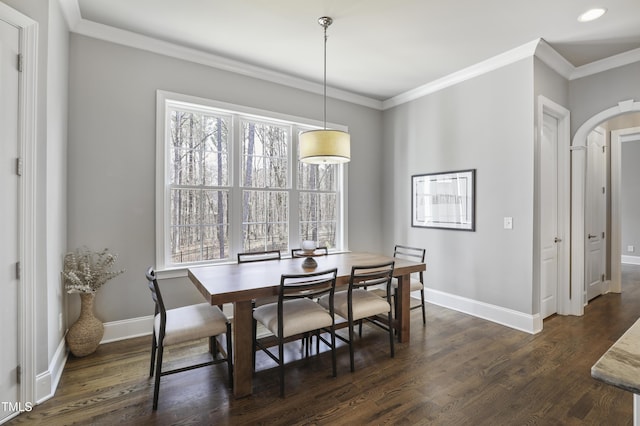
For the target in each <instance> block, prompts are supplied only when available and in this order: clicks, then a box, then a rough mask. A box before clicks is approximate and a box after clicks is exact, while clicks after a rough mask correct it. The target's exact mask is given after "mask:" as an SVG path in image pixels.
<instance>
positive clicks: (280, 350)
mask: <svg viewBox="0 0 640 426" xmlns="http://www.w3.org/2000/svg"><path fill="white" fill-rule="evenodd" d="M278 355H279V356H278V364H279V368H280V396H281V397H282V398H284V342H283V340H282V338H278Z"/></svg>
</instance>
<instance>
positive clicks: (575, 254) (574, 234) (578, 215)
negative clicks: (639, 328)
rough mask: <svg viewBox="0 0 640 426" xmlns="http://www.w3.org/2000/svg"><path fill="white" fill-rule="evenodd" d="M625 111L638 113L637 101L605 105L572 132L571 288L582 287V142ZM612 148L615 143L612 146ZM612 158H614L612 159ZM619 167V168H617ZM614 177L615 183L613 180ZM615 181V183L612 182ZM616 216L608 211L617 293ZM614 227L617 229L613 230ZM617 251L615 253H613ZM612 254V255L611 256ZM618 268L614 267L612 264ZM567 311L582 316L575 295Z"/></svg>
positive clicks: (613, 286)
mask: <svg viewBox="0 0 640 426" xmlns="http://www.w3.org/2000/svg"><path fill="white" fill-rule="evenodd" d="M627 112H640V102H634V100H633V99H629V100H626V101H622V102H618V105H616V106H613V107H611V108H608V109H606V110H604V111H601V112H599V113H598V114H596V115H594V116H593V117H591V118H590V119H588V120H587V121H585V122H584V123H583V124H582V125H581V126H580V128H579V129H578V130H577V131H576V133H575V135H574V137H573V141H572V151H571V152H572V156H571V166H572V178H571V219H572V221H571V259H572V260H571V282H572V283H576V284H573V286H574V287H578V285H577V284H578V283H582V286H584V279H585V278H584V264H585V262H584V252H585V238H584V217H585V208H586V206H585V181H586V144H587V136H588V135H589V133H590V132H591V131H592V130H593V129H595V128H596V127H597V126H598V125H600V124H601V123H603V122H605V121H607V120H609V119H611V118H614V117H617V116H619V115H622V114H625V113H627ZM574 147H576V148H577V147H580V149H575V150H574V149H573V148H574ZM612 148H613V149H614V151H615V148H616V147H615V146H612ZM618 156H619V153H618V154H614V153H612V161H619V157H618ZM614 158H615V159H614ZM618 170H619V168H618ZM611 178H612V188H611V191H612V194H614V193H615V192H616V191H619V190H620V189H619V186H620V184H619V179H620V176H616V174H615V173H614V174H612V176H611ZM614 179H617V182H615V181H614ZM616 183H617V185H616ZM619 198H620V197H619V195H618V197H617V198H616V197H615V196H614V195H612V203H613V202H614V201H615V200H616V199H617V200H619ZM613 208H614V207H613V205H612V213H613ZM616 209H617V210H616V212H617V213H616V214H617V215H618V216H617V217H616V216H614V215H613V214H612V217H611V221H612V234H613V235H612V238H613V239H614V240H615V239H616V238H617V242H618V244H617V245H616V241H614V240H612V242H611V247H612V250H611V261H612V262H611V263H612V276H611V291H612V292H616V293H619V292H620V287H618V286H619V285H620V282H621V281H620V276H619V275H618V276H616V275H614V274H617V273H619V265H617V263H618V259H620V252H619V250H620V247H619V246H620V244H619V242H620V234H617V235H616V232H619V226H620V218H619V208H617V207H616ZM616 229H618V230H617V231H616ZM616 253H617V254H616ZM614 255H615V257H614ZM616 266H617V267H618V269H617V270H616V269H614V268H615V267H616ZM571 310H572V312H571V313H572V314H573V315H583V314H584V304H583V303H580V298H579V297H574V299H573V300H572V303H571Z"/></svg>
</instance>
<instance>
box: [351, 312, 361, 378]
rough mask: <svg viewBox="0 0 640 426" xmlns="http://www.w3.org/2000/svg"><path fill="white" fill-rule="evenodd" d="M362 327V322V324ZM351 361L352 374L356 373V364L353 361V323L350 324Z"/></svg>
mask: <svg viewBox="0 0 640 426" xmlns="http://www.w3.org/2000/svg"><path fill="white" fill-rule="evenodd" d="M360 326H362V322H360ZM349 361H350V363H351V372H352V373H353V372H354V371H355V363H354V360H353V321H351V323H350V324H349Z"/></svg>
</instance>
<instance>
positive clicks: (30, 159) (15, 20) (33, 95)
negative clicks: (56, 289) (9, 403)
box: [0, 3, 38, 403]
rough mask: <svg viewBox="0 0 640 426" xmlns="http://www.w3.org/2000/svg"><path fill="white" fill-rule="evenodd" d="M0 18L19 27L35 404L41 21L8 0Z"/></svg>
mask: <svg viewBox="0 0 640 426" xmlns="http://www.w3.org/2000/svg"><path fill="white" fill-rule="evenodd" d="M0 19H2V20H3V21H5V22H8V23H9V24H11V25H14V26H16V27H17V28H18V29H19V30H20V52H21V54H22V58H23V59H22V72H21V73H20V77H19V83H18V84H19V87H18V97H19V102H20V105H19V107H18V153H19V154H18V155H19V156H20V158H21V160H22V176H21V178H20V180H19V181H20V184H19V185H20V186H19V188H18V194H19V195H18V196H19V201H18V217H19V218H20V219H21V223H20V224H19V230H18V239H19V241H18V244H19V245H20V248H19V259H20V265H21V268H20V270H21V271H20V290H19V296H18V297H19V300H18V304H19V306H18V332H19V342H18V350H19V359H20V365H21V367H22V369H21V370H22V377H21V381H20V385H19V386H20V398H21V401H19V402H22V403H25V402H31V403H35V402H36V401H35V397H36V355H35V349H36V344H35V342H36V308H35V307H36V303H35V301H36V298H35V288H36V287H35V282H36V269H37V263H36V205H37V203H36V138H37V114H36V111H37V74H38V71H37V70H38V23H37V22H36V21H34V20H33V19H31V18H29V17H28V16H26V15H23V14H22V13H20V12H18V11H17V10H15V9H13V8H11V7H9V6H8V5H6V4H5V3H0Z"/></svg>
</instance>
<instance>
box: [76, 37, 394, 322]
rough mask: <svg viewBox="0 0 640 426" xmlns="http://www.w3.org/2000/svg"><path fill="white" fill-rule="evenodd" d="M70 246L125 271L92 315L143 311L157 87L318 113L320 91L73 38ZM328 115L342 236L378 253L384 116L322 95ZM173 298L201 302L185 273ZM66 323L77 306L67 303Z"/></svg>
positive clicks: (171, 290)
mask: <svg viewBox="0 0 640 426" xmlns="http://www.w3.org/2000/svg"><path fill="white" fill-rule="evenodd" d="M69 69H70V79H71V84H70V91H69V104H70V110H69V111H70V112H69V114H70V117H71V119H70V123H69V154H68V164H69V169H68V173H69V186H68V198H69V202H68V219H69V227H68V229H69V232H68V243H69V244H68V245H69V249H73V248H75V247H78V246H82V245H86V246H89V247H91V248H94V249H100V248H103V247H108V248H110V249H111V250H112V251H113V252H115V253H118V254H119V258H118V261H117V265H118V266H119V267H124V268H126V270H127V271H126V272H125V273H124V274H123V275H120V276H118V277H117V278H115V279H113V280H112V281H109V282H108V283H107V284H106V285H105V286H104V287H103V288H102V289H101V290H100V291H99V292H98V296H97V299H96V309H95V311H96V315H97V316H98V317H99V318H100V319H101V320H103V321H105V322H107V321H116V320H123V319H130V318H136V317H141V316H145V315H150V314H152V312H153V306H152V302H151V298H150V297H149V294H148V293H149V292H148V289H147V288H146V285H145V283H144V277H143V272H144V270H145V268H146V267H147V266H148V265H153V263H154V257H155V224H154V218H155V146H156V135H155V125H156V119H155V114H156V103H155V102H156V90H157V89H162V90H168V91H173V92H178V93H183V94H187V95H194V96H199V97H204V98H209V99H214V100H217V101H223V102H230V103H234V104H239V105H244V106H249V107H253V108H260V109H265V110H270V111H275V112H278V113H283V114H291V115H295V116H300V117H307V118H311V119H316V120H321V119H322V97H321V96H320V95H315V94H311V93H308V92H304V91H300V90H296V89H293V88H290V87H284V86H281V85H277V84H273V83H269V82H265V81H262V80H257V79H252V78H248V77H244V76H241V75H238V74H233V73H230V72H226V71H221V70H218V69H214V68H210V67H207V66H203V65H199V64H195V63H191V62H186V61H183V60H178V59H174V58H170V57H166V56H162V55H157V54H153V53H149V52H146V51H142V50H138V49H132V48H129V47H124V46H122V45H117V44H113V43H108V42H104V41H100V40H96V39H93V38H89V37H85V36H80V35H76V34H73V35H71V43H70V64H69ZM327 114H328V116H327V120H328V121H330V122H335V123H339V124H345V125H347V126H349V131H350V133H351V138H352V148H351V149H352V161H351V163H349V165H348V178H349V186H348V196H349V204H348V232H349V247H350V248H351V249H353V250H372V251H379V250H381V249H382V235H381V231H380V232H379V231H378V230H381V229H382V227H383V220H382V219H383V218H382V212H381V211H380V206H381V205H382V204H383V202H382V194H381V193H380V191H379V188H380V187H381V186H382V185H383V181H384V179H385V178H388V177H385V176H384V175H383V173H381V164H382V152H381V146H382V120H381V118H382V113H381V112H380V111H376V110H373V109H370V108H366V107H361V106H356V105H353V104H349V103H346V102H342V101H337V100H332V99H329V101H328V105H327ZM163 285H164V286H165V289H166V290H165V293H166V294H167V298H168V299H170V300H172V301H173V304H175V305H179V304H183V303H192V302H201V301H202V296H200V295H199V293H197V291H196V290H195V288H194V286H193V285H192V284H191V283H190V282H189V281H188V279H186V278H184V279H172V280H167V281H166V284H163ZM69 302H70V306H69V315H70V319H74V318H75V317H76V316H77V314H78V311H79V306H78V305H79V301H78V298H77V297H71V298H70V299H69Z"/></svg>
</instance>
